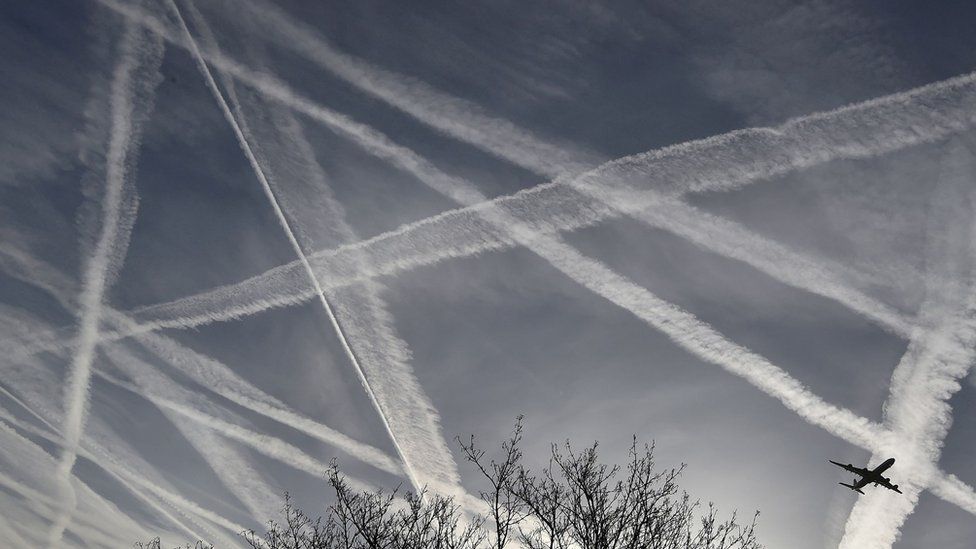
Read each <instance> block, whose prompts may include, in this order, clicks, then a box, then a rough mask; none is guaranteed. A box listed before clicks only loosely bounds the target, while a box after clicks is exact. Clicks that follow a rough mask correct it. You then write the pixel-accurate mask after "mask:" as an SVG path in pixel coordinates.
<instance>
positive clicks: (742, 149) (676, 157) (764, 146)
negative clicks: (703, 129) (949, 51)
mask: <svg viewBox="0 0 976 549" xmlns="http://www.w3.org/2000/svg"><path fill="white" fill-rule="evenodd" d="M104 1H110V0H104ZM974 88H976V77H974V76H973V75H966V76H963V77H958V78H956V79H953V80H949V81H943V82H940V83H936V84H931V85H929V86H925V87H923V88H918V89H916V90H912V91H910V92H904V93H901V94H895V95H892V96H886V97H884V98H880V99H877V100H874V101H871V102H867V103H862V104H858V105H853V106H850V107H845V108H844V109H839V110H837V111H830V112H828V113H818V114H815V115H811V116H809V117H803V118H799V119H795V120H793V121H790V122H787V123H786V124H784V125H782V126H779V127H777V128H759V129H750V130H742V131H739V132H732V133H730V134H724V135H722V136H717V137H715V138H710V139H708V140H703V141H697V142H692V143H686V144H683V145H678V146H674V147H669V148H667V149H662V150H659V151H652V152H650V153H645V154H642V155H636V156H633V157H626V158H623V159H620V160H617V161H613V162H610V163H607V164H604V165H603V166H600V167H598V168H596V169H594V170H592V171H590V172H588V173H587V174H584V176H583V177H581V178H578V179H577V180H576V182H575V183H574V185H573V187H577V186H579V187H580V188H584V189H585V188H587V187H588V186H590V184H589V183H587V182H594V183H593V184H594V188H596V187H595V185H596V183H598V182H601V181H602V182H603V183H601V184H603V187H600V188H609V187H610V186H609V185H605V184H604V183H606V181H607V180H611V181H617V182H619V181H620V180H625V179H640V178H641V177H642V176H640V175H639V174H641V173H644V174H645V175H644V176H643V177H647V178H649V179H652V180H655V179H656V180H661V181H682V182H683V183H682V185H681V186H682V187H683V188H684V191H686V192H688V191H696V192H697V191H704V190H719V189H727V188H729V187H730V186H741V185H744V184H746V183H748V182H751V181H756V180H758V179H761V178H767V177H772V176H774V175H779V174H783V173H786V172H787V171H790V170H794V169H800V168H804V167H809V166H812V165H815V164H817V163H822V162H826V161H829V160H833V159H838V158H864V157H868V156H874V155H879V154H883V153H886V152H890V151H892V150H896V149H898V148H901V147H905V146H910V145H914V144H918V143H922V142H925V141H930V140H933V139H937V138H940V137H943V136H945V135H948V134H950V133H952V132H955V131H959V130H961V129H964V128H965V127H966V126H967V125H968V124H969V123H970V122H969V121H970V119H971V114H970V110H971V109H969V107H966V105H967V104H968V103H970V102H972V101H973V100H974V99H976V96H974V94H973V93H972V92H973V91H974ZM262 91H263V90H262ZM895 107H900V108H901V111H899V110H898V109H896V108H895ZM967 109H969V110H967ZM307 113H311V114H310V116H312V115H314V112H313V111H308V112H307ZM313 118H314V116H313ZM316 119H318V118H316ZM848 119H853V120H856V121H857V124H849V123H848V122H849V121H850V120H848ZM858 128H860V129H861V131H860V132H858V131H851V130H852V129H858ZM864 128H867V130H868V131H867V134H865V132H864V131H863V129H864ZM875 130H877V131H875ZM831 136H835V137H831ZM749 139H755V140H756V141H758V142H757V143H750V141H749ZM806 144H809V146H806ZM771 152H772V153H776V154H770V153H771ZM689 156H693V157H707V158H708V160H707V161H703V162H704V164H705V168H706V169H704V170H694V169H693V168H694V166H690V165H688V160H687V157H689ZM770 156H772V158H774V159H775V160H776V161H780V162H781V164H780V165H777V164H776V163H775V162H771V161H770V160H769V159H768V158H769V157H770ZM404 163H405V162H404V161H401V162H400V164H399V165H400V166H401V167H403V166H402V164H404ZM408 163H409V164H410V166H407V167H412V169H411V173H415V174H416V173H417V172H418V169H419V168H421V167H423V166H418V165H416V163H415V162H414V160H410V161H409V162H408ZM682 170H685V172H682ZM658 171H660V172H661V173H662V174H663V176H661V177H658V176H654V177H651V176H649V175H647V174H650V173H651V172H653V173H657V172H658ZM724 172H728V173H730V174H731V175H730V177H729V179H728V180H726V179H723V178H722V173H724ZM615 186H617V187H620V185H615ZM568 187H569V186H568V185H567V184H565V183H548V184H544V185H540V186H537V187H533V188H531V189H528V190H526V191H522V192H519V193H516V194H514V195H511V196H506V197H501V198H498V199H495V200H493V201H491V203H489V204H487V205H477V206H472V207H468V208H463V209H460V210H452V211H449V212H445V213H443V214H440V215H438V216H434V217H433V218H430V219H428V220H423V221H420V222H417V223H415V224H410V225H408V226H405V227H401V228H400V229H398V230H396V231H392V232H391V233H387V234H385V235H381V236H380V237H376V238H374V239H371V240H369V241H366V242H365V243H360V244H358V245H355V246H353V247H355V248H359V249H360V253H369V251H371V250H367V251H363V250H362V248H364V247H368V246H380V245H382V244H386V243H388V242H391V241H393V240H395V239H404V238H410V237H413V238H415V239H416V240H417V241H419V243H420V244H421V245H423V244H425V243H426V244H427V246H428V247H427V249H430V250H431V252H430V253H431V255H430V256H429V257H417V258H413V257H411V256H410V255H407V256H406V257H404V256H403V255H402V254H401V256H400V258H399V261H401V262H402V263H404V264H405V265H407V266H413V265H423V264H429V263H430V262H434V261H438V260H442V259H443V258H444V257H457V256H459V255H470V254H472V253H479V252H484V251H489V250H495V249H501V248H506V247H510V246H513V245H514V243H513V242H512V240H511V239H510V238H506V237H505V236H504V235H502V234H499V231H497V230H491V229H489V228H485V227H484V225H485V223H484V222H483V220H480V219H478V218H480V213H479V210H482V209H486V208H494V207H498V208H505V209H508V210H510V211H513V212H516V215H518V213H521V212H535V211H540V210H541V211H543V212H544V213H545V214H546V215H544V217H542V218H541V220H540V221H536V222H535V224H536V225H538V226H539V230H540V231H549V232H552V231H556V230H571V229H575V228H580V227H586V226H591V225H593V224H596V223H598V222H600V221H603V220H605V219H607V218H609V217H613V216H614V215H619V214H615V213H614V212H615V210H614V209H613V208H610V207H608V206H606V205H605V204H602V203H600V202H599V201H597V200H595V199H593V198H592V197H588V196H586V195H585V194H583V193H581V192H577V191H575V190H570V191H566V190H564V189H566V188H568ZM623 187H624V188H623V189H621V190H618V191H615V192H611V191H608V193H607V196H604V197H603V199H604V200H606V201H608V202H613V203H616V204H621V203H627V202H628V201H629V202H630V203H631V204H632V207H633V208H638V207H650V206H653V204H654V202H655V201H657V200H659V199H660V196H661V194H665V195H667V194H670V193H667V192H662V190H652V191H647V190H643V191H642V190H640V189H634V188H627V187H628V186H627V185H623ZM674 187H678V185H676V184H671V188H672V190H674ZM663 191H667V189H664V190H663ZM567 192H569V193H571V194H570V195H569V196H566V195H565V194H564V193H567ZM581 195H582V197H581ZM454 198H457V197H456V196H455V197H454ZM467 198H468V199H469V201H470V202H474V201H473V200H470V198H471V197H470V195H467ZM574 199H576V200H574ZM543 200H545V202H546V203H542V204H540V203H539V202H542V201H543ZM549 203H554V204H553V205H555V204H558V205H559V206H560V207H561V208H565V209H567V210H568V211H565V212H564V211H560V209H561V208H552V209H551V210H550V211H548V212H546V210H547V206H549ZM519 217H522V218H528V216H527V215H525V216H519ZM454 219H456V220H458V221H451V220H454ZM459 222H465V223H470V224H471V225H470V226H462V227H456V226H454V225H452V223H459ZM527 222H528V223H530V224H531V223H532V222H531V221H528V220H527ZM444 225H447V226H449V227H450V228H451V229H455V231H454V233H455V234H449V235H440V234H434V235H430V234H427V233H426V232H423V231H428V230H433V228H437V227H440V226H444ZM478 225H481V227H477V226H478ZM530 226H531V225H530ZM479 228H480V229H482V230H478V229H479ZM415 232H417V233H419V234H415ZM445 238H446V239H449V240H448V241H447V242H446V244H448V245H447V246H444V245H443V244H445V242H442V240H443V239H445ZM438 239H440V240H438ZM435 240H437V246H436V247H435V246H433V245H431V243H432V242H433V241H435ZM437 248H441V249H444V250H445V253H444V254H442V255H440V256H439V255H437V254H436V250H437ZM339 250H340V251H350V249H349V248H340V249H339ZM323 254H324V255H327V256H332V257H330V259H334V257H335V255H337V253H336V251H331V252H323ZM323 254H314V255H313V256H312V258H311V260H312V262H313V263H314V262H315V261H316V259H318V257H320V255H323ZM388 261H389V260H388ZM330 263H331V262H330ZM372 263H373V264H374V265H376V270H377V272H379V273H381V274H383V273H389V272H394V271H395V269H396V268H399V265H397V264H389V263H387V268H386V269H383V265H382V262H375V261H374V262H372ZM297 268H300V265H298V264H293V265H290V266H286V267H282V268H279V269H275V270H273V271H271V272H269V273H267V277H266V278H265V279H264V280H262V279H261V278H258V279H257V280H255V279H251V280H249V281H247V284H250V285H251V286H252V288H243V287H239V286H238V287H233V288H227V287H225V288H221V289H218V290H217V292H216V293H212V294H210V295H209V296H208V299H210V300H211V303H210V304H209V305H214V306H213V307H209V306H208V307H206V309H208V310H209V311H210V312H209V313H197V312H196V311H195V307H196V306H198V305H200V304H199V303H194V302H193V298H186V299H184V300H179V301H178V302H175V303H174V304H173V305H172V307H173V308H174V309H177V310H175V311H173V312H171V313H170V314H169V315H168V316H169V318H167V319H166V320H158V321H157V322H159V324H158V326H180V325H182V326H191V325H195V324H196V323H205V322H208V321H212V320H214V319H217V318H235V317H237V316H240V315H246V314H250V313H252V312H254V311H259V310H264V309H265V308H267V307H271V306H282V305H287V304H292V303H295V302H298V301H303V300H306V299H309V297H311V295H310V294H311V292H309V291H308V290H307V289H306V288H301V287H300V286H299V288H301V289H297V288H295V289H292V288H289V289H288V290H285V291H281V290H280V289H279V290H278V291H275V289H274V288H273V286H274V284H271V282H272V280H270V279H278V280H276V281H274V282H278V281H280V283H282V284H285V283H292V284H294V283H295V281H296V279H297V277H296V273H294V272H293V270H294V269H297ZM404 268H406V267H404ZM344 274H345V275H346V277H348V276H350V275H349V274H348V273H344ZM339 278H340V279H341V278H342V276H339ZM261 283H264V284H265V285H264V286H262V287H261V288H260V289H259V288H255V287H254V286H257V285H258V284H261ZM242 289H247V290H249V292H244V297H243V300H245V303H243V304H241V303H239V302H233V303H232V304H230V305H228V304H226V303H221V302H219V301H220V300H233V299H234V297H232V296H236V295H240V293H241V292H239V290H242ZM252 289H253V290H257V291H254V293H253V294H250V291H251V290H252ZM249 295H255V297H253V298H252V297H248V296H249ZM261 296H270V297H261ZM201 308H203V307H201ZM216 311H219V312H216ZM161 312H162V311H161V307H158V308H156V309H149V310H144V311H143V313H144V314H146V315H147V316H149V315H151V314H153V313H161ZM180 313H184V314H180ZM160 316H162V315H160ZM172 316H178V317H179V318H180V320H177V319H174V318H172ZM190 317H193V318H190ZM147 321H149V320H147ZM904 324H906V323H905V322H894V325H895V328H893V329H900V328H899V327H898V326H899V325H901V326H902V327H904ZM146 329H153V326H147V327H146Z"/></svg>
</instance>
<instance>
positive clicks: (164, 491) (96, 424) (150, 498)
mask: <svg viewBox="0 0 976 549" xmlns="http://www.w3.org/2000/svg"><path fill="white" fill-rule="evenodd" d="M29 371H30V373H31V374H32V375H34V376H35V377H38V376H39V377H38V379H36V380H35V381H34V383H33V384H32V385H28V384H27V380H26V378H25V377H18V378H17V379H16V380H15V382H16V384H17V385H18V386H17V389H18V391H19V392H20V393H21V397H22V398H23V400H24V401H25V402H27V403H28V404H29V405H30V406H31V408H32V409H33V410H34V412H36V413H38V414H41V415H43V416H45V417H46V418H47V420H48V421H49V422H50V423H52V424H53V423H57V421H56V417H55V416H56V415H57V414H55V413H53V412H52V411H50V410H48V409H46V406H45V404H44V403H45V402H46V397H45V394H44V393H43V391H44V390H46V389H47V388H49V387H50V386H51V383H52V382H53V376H51V375H50V374H49V372H47V371H46V368H45V367H44V366H41V365H39V364H34V365H31V369H30V370H29ZM4 419H5V420H6V421H11V418H10V417H5V418H4ZM94 419H95V421H93V422H90V423H89V425H88V436H86V437H85V439H84V440H83V441H82V442H81V444H80V446H79V455H81V456H83V457H85V458H86V459H88V460H89V461H91V462H92V463H94V464H95V465H97V466H98V467H100V468H101V469H102V470H103V471H105V472H106V473H108V474H109V475H111V476H112V477H113V478H114V479H115V480H116V481H117V482H118V483H119V484H121V485H122V486H123V487H125V488H126V489H127V490H128V491H129V492H130V493H132V494H133V495H135V496H136V497H137V498H139V499H140V500H141V501H143V502H144V503H145V504H146V505H147V506H149V507H150V508H151V509H152V510H153V511H154V512H155V513H156V514H157V515H158V516H160V517H165V518H166V519H168V520H170V521H171V522H172V523H173V524H174V525H176V526H177V527H179V528H181V529H183V530H185V531H186V533H187V534H189V535H190V537H191V539H210V540H213V541H215V542H219V543H221V544H222V545H226V546H227V547H234V546H238V545H240V544H239V543H238V542H233V541H230V538H227V537H226V536H223V535H220V534H218V533H216V532H215V531H213V530H211V529H209V528H207V527H206V525H203V524H201V526H202V528H203V529H204V531H205V532H206V533H207V534H208V535H207V536H202V535H200V534H199V533H197V532H196V531H195V530H194V529H193V528H191V527H188V526H187V525H186V524H184V521H182V520H180V519H177V518H176V517H174V516H173V515H172V514H171V513H170V512H169V511H168V510H167V509H166V508H164V507H163V506H161V505H160V503H159V501H157V500H160V501H162V502H164V503H165V504H166V505H169V506H171V507H173V508H174V509H176V510H177V511H178V512H179V513H180V514H182V515H183V516H184V517H186V518H188V519H190V520H193V521H195V522H199V521H198V519H203V520H205V521H207V522H209V523H212V524H214V525H217V526H219V527H221V528H224V529H227V530H229V531H231V532H233V533H234V534H237V533H239V532H241V531H243V530H244V529H245V528H244V527H243V526H241V525H239V524H237V523H235V522H233V521H230V520H228V519H226V518H225V517H222V516H220V515H218V514H216V513H214V512H211V511H209V510H206V509H204V508H202V507H200V506H199V505H197V504H196V503H193V502H191V501H189V500H187V499H186V498H183V497H182V496H180V495H178V494H177V493H176V492H175V491H174V490H173V489H172V487H169V486H168V483H166V482H165V481H164V480H162V479H156V480H153V479H151V478H150V477H153V476H155V472H156V469H155V468H154V467H152V466H150V465H149V464H148V463H146V462H145V461H144V460H143V459H142V458H141V457H140V456H139V455H138V454H136V453H135V452H134V451H132V450H131V449H130V447H129V445H128V444H127V443H126V442H125V441H123V440H122V439H121V438H120V437H119V436H118V435H116V434H115V433H114V432H113V431H112V430H111V429H109V428H106V426H105V425H104V424H103V423H102V422H101V421H99V420H98V418H94ZM18 428H21V429H23V430H24V431H25V432H29V433H31V434H33V435H35V436H38V437H41V438H43V439H46V440H49V441H51V442H53V443H55V444H61V442H62V437H61V436H60V433H48V432H46V431H44V430H42V429H39V428H37V427H36V426H34V425H31V424H27V423H20V424H18ZM107 448H111V449H112V450H111V451H109V450H107ZM136 471H138V472H136Z"/></svg>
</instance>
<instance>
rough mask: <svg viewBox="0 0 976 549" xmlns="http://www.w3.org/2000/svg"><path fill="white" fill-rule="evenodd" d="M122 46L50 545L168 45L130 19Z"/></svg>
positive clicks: (65, 519)
mask: <svg viewBox="0 0 976 549" xmlns="http://www.w3.org/2000/svg"><path fill="white" fill-rule="evenodd" d="M119 49H120V55H121V57H120V59H119V62H118V64H117V65H116V67H115V70H114V73H113V76H112V83H111V96H110V98H109V108H110V120H111V128H110V134H109V142H108V152H107V155H106V167H105V187H104V196H103V198H102V201H103V202H102V218H101V225H100V229H99V234H98V237H97V240H96V242H95V244H94V245H95V247H94V250H92V253H91V256H90V257H88V258H86V263H85V266H84V273H83V277H82V279H83V282H82V291H81V296H80V298H79V326H78V332H77V343H76V345H75V349H74V351H75V354H74V356H73V357H72V360H71V365H70V369H69V372H68V378H67V380H66V384H65V390H64V402H65V414H64V427H63V428H62V434H63V446H62V451H61V456H60V459H59V461H58V465H57V468H56V470H55V474H54V476H55V478H56V479H57V480H58V482H60V485H61V493H60V500H61V507H60V509H59V512H58V515H57V517H56V519H55V520H54V521H53V523H52V525H51V530H50V532H49V536H48V546H49V547H51V548H52V549H53V548H54V547H55V546H57V545H58V544H59V543H60V541H61V537H62V535H63V534H64V530H65V528H66V527H67V525H68V523H69V522H70V520H71V514H72V512H73V510H74V507H75V503H76V501H75V494H74V490H73V488H72V485H71V470H72V468H73V467H74V464H75V460H76V459H77V453H78V444H79V442H80V440H81V435H82V431H83V430H84V426H85V416H86V408H87V405H88V391H89V383H90V378H91V366H92V360H93V359H94V355H95V346H96V344H97V342H98V326H99V322H100V319H101V306H102V301H103V299H104V294H105V290H106V289H107V286H108V283H109V282H108V281H109V278H110V277H111V276H112V275H113V272H115V271H117V270H118V269H119V262H120V261H121V260H122V256H123V255H124V249H121V250H120V248H121V246H120V241H124V242H127V241H128V235H127V234H126V229H131V224H132V222H131V219H126V218H125V217H126V216H132V215H134V212H125V211H123V203H124V202H125V200H126V198H125V196H124V195H125V193H126V192H127V187H130V186H131V183H130V182H128V181H127V180H128V179H129V178H130V177H131V176H132V173H133V171H134V167H135V155H136V154H137V150H138V145H139V140H140V133H141V124H142V122H143V120H144V119H145V118H146V117H148V113H149V111H150V110H151V109H152V104H153V96H154V93H155V86H156V84H157V83H158V81H159V79H160V76H159V64H160V63H161V62H162V51H163V47H162V42H161V41H160V39H159V37H158V36H154V35H152V34H151V33H148V32H146V30H145V29H143V28H140V27H138V26H136V25H126V28H125V34H124V36H123V38H122V41H121V44H120V47H119ZM129 192H131V190H129Z"/></svg>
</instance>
